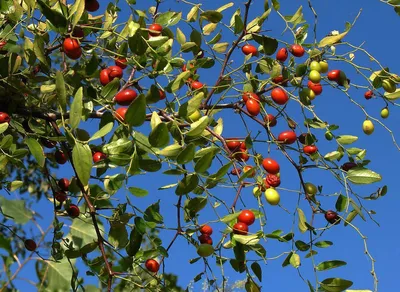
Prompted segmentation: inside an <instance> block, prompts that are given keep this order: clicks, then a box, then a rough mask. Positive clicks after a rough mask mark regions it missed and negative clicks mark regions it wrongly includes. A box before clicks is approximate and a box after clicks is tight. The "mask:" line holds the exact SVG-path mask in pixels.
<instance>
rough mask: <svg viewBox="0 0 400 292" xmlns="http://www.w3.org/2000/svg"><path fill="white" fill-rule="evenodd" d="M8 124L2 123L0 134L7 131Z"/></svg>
mask: <svg viewBox="0 0 400 292" xmlns="http://www.w3.org/2000/svg"><path fill="white" fill-rule="evenodd" d="M8 126H9V124H8V123H2V124H0V134H3V133H4V132H5V131H7V129H8Z"/></svg>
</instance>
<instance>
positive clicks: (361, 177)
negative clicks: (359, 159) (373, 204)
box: [347, 167, 382, 184]
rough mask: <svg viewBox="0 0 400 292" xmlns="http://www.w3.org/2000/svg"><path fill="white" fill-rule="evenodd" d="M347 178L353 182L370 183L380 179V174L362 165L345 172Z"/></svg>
mask: <svg viewBox="0 0 400 292" xmlns="http://www.w3.org/2000/svg"><path fill="white" fill-rule="evenodd" d="M347 179H348V180H349V181H351V182H352V183H354V184H372V183H375V182H378V181H380V180H381V179H382V177H381V175H380V174H378V173H376V172H374V171H372V170H369V169H367V168H363V167H355V168H352V169H350V170H349V171H348V172H347Z"/></svg>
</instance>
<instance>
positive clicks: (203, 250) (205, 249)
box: [197, 243, 214, 258]
mask: <svg viewBox="0 0 400 292" xmlns="http://www.w3.org/2000/svg"><path fill="white" fill-rule="evenodd" d="M213 253H214V248H213V247H212V245H211V244H207V243H203V244H200V245H199V246H198V247H197V254H198V255H199V256H201V257H203V258H205V257H209V256H210V255H212V254H213Z"/></svg>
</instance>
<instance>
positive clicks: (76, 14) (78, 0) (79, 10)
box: [70, 0, 85, 27]
mask: <svg viewBox="0 0 400 292" xmlns="http://www.w3.org/2000/svg"><path fill="white" fill-rule="evenodd" d="M84 12H85V0H75V3H74V5H72V7H71V10H70V15H72V26H73V27H74V26H75V25H76V24H77V23H78V22H79V20H80V19H81V17H82V15H83V13H84Z"/></svg>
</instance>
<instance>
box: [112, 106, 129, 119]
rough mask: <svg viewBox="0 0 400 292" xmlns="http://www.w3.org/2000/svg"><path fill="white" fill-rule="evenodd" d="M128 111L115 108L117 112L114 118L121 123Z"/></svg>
mask: <svg viewBox="0 0 400 292" xmlns="http://www.w3.org/2000/svg"><path fill="white" fill-rule="evenodd" d="M127 111H128V108H127V107H120V108H117V110H116V111H115V116H116V117H117V118H118V119H119V120H121V121H122V122H125V114H126V112H127Z"/></svg>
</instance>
